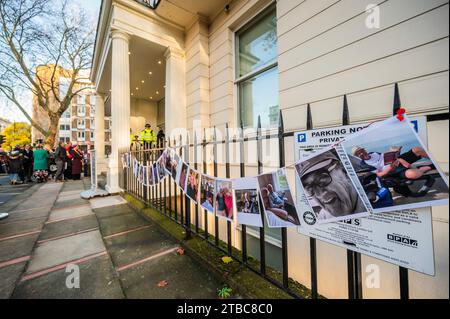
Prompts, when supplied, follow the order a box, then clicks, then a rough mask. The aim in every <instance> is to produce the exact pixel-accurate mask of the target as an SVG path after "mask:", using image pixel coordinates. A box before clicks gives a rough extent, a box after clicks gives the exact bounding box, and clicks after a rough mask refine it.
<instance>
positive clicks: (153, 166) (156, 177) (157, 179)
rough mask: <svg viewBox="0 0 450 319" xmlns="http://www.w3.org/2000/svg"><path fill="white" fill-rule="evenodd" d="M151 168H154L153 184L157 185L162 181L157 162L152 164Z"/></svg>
mask: <svg viewBox="0 0 450 319" xmlns="http://www.w3.org/2000/svg"><path fill="white" fill-rule="evenodd" d="M151 169H152V176H153V184H152V185H156V184H158V183H159V182H160V180H159V176H158V170H157V168H156V163H153V165H152V166H151Z"/></svg>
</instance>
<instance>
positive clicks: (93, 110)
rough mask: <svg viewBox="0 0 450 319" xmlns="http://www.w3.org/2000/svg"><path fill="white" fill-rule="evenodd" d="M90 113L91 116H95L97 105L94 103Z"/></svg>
mask: <svg viewBox="0 0 450 319" xmlns="http://www.w3.org/2000/svg"><path fill="white" fill-rule="evenodd" d="M89 115H90V116H91V117H94V116H95V105H92V104H91V107H90V111H89Z"/></svg>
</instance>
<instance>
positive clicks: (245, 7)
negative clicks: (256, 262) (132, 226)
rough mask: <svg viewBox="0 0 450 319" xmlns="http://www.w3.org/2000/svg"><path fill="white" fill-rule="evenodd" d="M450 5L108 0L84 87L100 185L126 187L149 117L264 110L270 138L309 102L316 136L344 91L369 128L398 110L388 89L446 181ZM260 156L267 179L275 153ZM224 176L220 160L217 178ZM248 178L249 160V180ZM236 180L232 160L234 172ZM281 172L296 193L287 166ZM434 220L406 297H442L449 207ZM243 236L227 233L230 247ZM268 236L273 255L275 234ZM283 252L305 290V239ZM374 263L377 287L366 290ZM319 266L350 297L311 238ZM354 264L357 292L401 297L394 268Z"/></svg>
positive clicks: (187, 121)
mask: <svg viewBox="0 0 450 319" xmlns="http://www.w3.org/2000/svg"><path fill="white" fill-rule="evenodd" d="M371 5H376V6H375V7H373V6H371ZM448 9H449V8H448V2H446V1H441V0H391V1H381V0H377V1H374V0H371V1H366V0H342V1H336V0H319V1H316V0H314V1H312V0H306V1H301V0H278V1H272V0H233V1H230V0H210V1H181V0H172V1H170V2H168V1H164V0H161V2H160V4H159V5H158V7H157V8H156V10H153V9H151V8H149V7H147V6H145V5H143V4H142V3H140V2H139V1H135V0H104V1H102V8H101V12H100V17H99V26H98V29H97V39H96V46H95V52H94V58H93V67H92V73H91V81H92V82H93V83H96V88H95V89H96V92H97V97H96V103H95V110H96V111H95V134H94V135H95V141H96V148H97V149H100V151H98V152H97V157H98V165H99V171H102V170H105V171H107V176H108V178H107V190H108V191H110V192H111V193H119V192H121V189H120V187H119V170H120V168H119V167H120V164H119V158H118V157H119V152H120V151H121V150H122V151H123V150H124V149H127V148H129V145H130V132H132V133H137V132H139V130H140V129H142V128H143V126H144V124H145V123H150V124H151V125H152V128H153V129H155V130H156V127H157V126H160V127H163V128H164V130H165V133H166V136H167V137H168V136H172V137H178V136H179V135H180V134H183V136H184V134H185V133H187V132H190V133H192V132H193V131H195V130H198V131H200V132H202V129H203V128H210V127H216V128H217V130H218V131H219V132H223V131H224V128H225V125H227V124H228V125H229V127H230V128H236V127H238V126H239V124H240V123H241V122H242V123H243V125H244V126H245V127H246V128H248V129H249V130H250V129H251V128H254V127H256V125H257V121H258V116H260V118H261V124H262V126H263V128H266V129H268V130H271V129H275V128H276V126H277V123H278V113H279V111H280V110H281V111H282V113H283V118H284V125H285V130H286V131H291V132H292V131H301V130H305V129H306V118H307V116H306V113H307V106H308V105H310V109H311V115H312V119H313V123H314V127H315V128H324V127H330V126H338V125H341V123H342V100H343V96H344V95H346V97H347V100H348V106H349V117H350V122H351V123H365V122H372V121H376V120H381V119H385V118H386V117H389V116H391V115H392V105H393V94H394V84H395V83H398V87H399V92H400V95H401V101H402V105H403V107H405V108H406V109H407V111H408V114H410V115H424V116H427V119H428V122H427V134H428V141H427V142H428V145H429V149H430V151H431V152H432V154H433V155H434V157H435V159H436V160H437V161H438V162H439V165H440V166H441V167H442V168H443V170H444V171H445V173H446V174H448V170H449V164H448V163H449V159H448V153H449V152H448V138H449V134H448V133H449V132H448V130H449V127H448V123H449V122H448V110H449V89H448V86H449V83H448V82H449V74H448V69H449V61H448V35H449V27H448V23H449V16H448V14H449V13H448V11H449V10H448ZM105 110H106V111H105ZM105 112H106V113H107V114H110V116H111V121H112V127H111V155H110V157H109V159H108V160H106V159H105V155H104V154H103V152H102V151H101V149H104V147H103V148H102V146H101V145H100V143H101V142H100V141H103V140H104V136H103V135H104V134H105V129H104V121H103V118H104V116H105ZM102 123H103V124H102ZM191 138H192V136H191ZM293 143H294V141H293V139H292V137H291V138H287V139H286V165H289V164H292V163H293V161H294V146H293ZM266 153H267V162H266V163H265V165H264V166H265V170H267V171H271V170H273V169H274V168H275V167H277V164H278V158H277V156H278V155H274V154H278V151H277V150H275V149H272V151H270V150H269V151H267V152H266ZM224 170H225V167H224V165H223V163H220V162H219V176H222V177H224ZM256 172H257V168H256V164H255V163H252V162H251V161H249V162H248V163H247V165H246V173H247V175H252V174H253V175H256ZM238 176H239V166H238V165H237V164H235V165H232V168H231V177H238ZM289 177H290V180H289V182H290V184H291V185H292V186H293V185H295V180H294V172H293V170H290V171H289ZM432 212H433V229H434V234H433V236H434V249H435V252H434V253H435V262H436V275H435V277H430V276H427V275H423V274H419V273H416V272H414V271H410V272H409V286H410V297H411V298H448V297H449V285H448V281H449V256H448V250H449V247H448V244H449V238H448V233H449V232H448V206H444V207H435V208H433V211H432ZM222 226H223V227H224V228H225V229H226V224H224V225H222ZM222 226H221V227H222ZM235 226H236V225H235ZM239 232H240V230H239V227H238V226H236V227H234V228H233V241H234V242H233V244H234V245H235V246H236V247H238V248H239V238H240V235H239ZM225 233H226V232H224V231H221V234H225ZM269 235H270V234H269ZM254 236H255V238H257V234H256V233H255V234H254ZM267 241H268V242H269V243H270V245H271V248H270V249H271V250H273V251H274V252H275V254H276V253H277V251H278V250H279V246H280V245H279V240H278V239H277V238H276V237H274V238H271V237H270V236H268V238H267ZM288 249H289V251H288V253H289V275H290V277H292V278H293V279H295V280H296V281H298V282H300V283H302V284H304V285H306V286H308V287H310V285H311V281H310V280H311V273H310V265H309V239H308V238H306V237H305V236H303V235H301V234H299V233H298V232H297V231H296V230H295V229H289V230H288ZM373 264H375V265H377V266H378V267H379V269H380V274H381V277H380V285H379V287H378V288H373V287H372V288H368V287H366V286H365V285H364V282H365V280H366V279H367V276H369V273H366V272H365V269H367V266H370V265H373ZM317 265H318V282H317V284H318V291H319V293H320V294H322V295H324V296H325V297H329V298H347V294H348V286H347V278H346V276H342V275H340V274H346V272H347V264H346V250H345V249H342V248H339V247H336V246H333V245H330V244H327V243H324V242H321V241H318V242H317ZM362 269H363V278H362V281H363V292H362V294H363V297H364V298H399V289H398V286H399V272H398V267H397V266H394V265H391V264H388V263H385V262H382V261H380V260H377V259H374V258H370V257H366V256H363V257H362Z"/></svg>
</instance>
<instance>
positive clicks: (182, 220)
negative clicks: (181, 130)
mask: <svg viewBox="0 0 450 319" xmlns="http://www.w3.org/2000/svg"><path fill="white" fill-rule="evenodd" d="M182 145H183V137H182V136H181V134H180V158H181V159H183V146H182ZM183 198H184V196H183V190H181V189H180V224H181V226H183V225H184V205H183V202H184V200H183Z"/></svg>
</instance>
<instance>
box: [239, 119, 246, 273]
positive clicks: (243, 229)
mask: <svg viewBox="0 0 450 319" xmlns="http://www.w3.org/2000/svg"><path fill="white" fill-rule="evenodd" d="M244 152H245V148H244V125H243V123H242V120H241V129H240V131H239V166H240V167H239V168H240V175H241V177H244V176H245V154H244ZM241 248H242V249H241V250H242V262H243V263H244V264H245V263H247V226H246V225H241Z"/></svg>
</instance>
